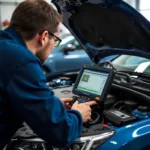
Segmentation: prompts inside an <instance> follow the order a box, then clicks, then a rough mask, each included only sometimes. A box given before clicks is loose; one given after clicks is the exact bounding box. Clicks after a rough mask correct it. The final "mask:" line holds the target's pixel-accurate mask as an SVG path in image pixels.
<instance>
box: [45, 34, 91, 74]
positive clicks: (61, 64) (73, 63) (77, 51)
mask: <svg viewBox="0 0 150 150" xmlns="http://www.w3.org/2000/svg"><path fill="white" fill-rule="evenodd" d="M83 64H92V61H91V59H89V56H88V55H87V53H86V52H85V51H84V49H83V48H82V47H81V45H80V44H79V43H78V42H77V41H76V40H75V38H74V37H73V36H72V35H68V36H67V37H66V38H64V39H63V40H62V42H61V44H60V46H59V47H57V48H55V49H54V50H53V52H52V53H51V54H50V55H49V57H48V58H47V59H46V61H45V63H44V65H43V67H44V70H45V72H47V73H48V72H59V71H65V70H69V69H79V68H80V67H81V66H82V65H83Z"/></svg>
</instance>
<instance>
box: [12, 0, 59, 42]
mask: <svg viewBox="0 0 150 150" xmlns="http://www.w3.org/2000/svg"><path fill="white" fill-rule="evenodd" d="M60 22H61V15H60V14H59V13H58V12H57V11H56V10H55V9H54V8H53V7H52V6H51V5H50V4H48V3H47V2H46V1H45V0H25V1H23V2H21V3H20V4H19V5H18V6H17V7H16V9H15V11H14V12H13V14H12V17H11V21H10V25H9V26H10V27H12V28H13V29H15V30H17V31H18V32H20V33H21V35H22V37H23V39H24V40H31V39H32V38H33V37H34V36H35V35H36V34H37V33H39V32H40V31H41V30H48V31H50V32H51V33H55V32H56V31H57V27H58V24H59V23H60Z"/></svg>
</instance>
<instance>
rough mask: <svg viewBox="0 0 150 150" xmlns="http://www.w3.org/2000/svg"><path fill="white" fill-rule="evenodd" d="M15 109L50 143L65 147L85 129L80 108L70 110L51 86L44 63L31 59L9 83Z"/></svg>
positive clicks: (8, 89)
mask: <svg viewBox="0 0 150 150" xmlns="http://www.w3.org/2000/svg"><path fill="white" fill-rule="evenodd" d="M7 92H8V95H9V98H10V102H11V105H12V109H13V110H14V112H15V113H16V114H18V115H19V117H20V118H21V119H23V120H24V121H25V122H26V123H27V124H28V125H29V126H30V127H31V128H32V129H33V131H34V132H35V133H36V134H37V135H38V136H39V137H41V138H42V139H43V140H45V141H46V142H47V143H48V144H51V145H54V146H57V147H65V146H66V145H67V144H69V143H71V142H72V141H73V140H75V139H76V138H77V137H79V135H80V134H81V131H82V117H81V114H80V113H79V112H78V111H75V110H70V111H66V109H65V107H64V105H63V104H62V102H61V101H60V100H59V99H58V98H57V97H56V96H54V94H53V91H51V90H50V89H49V88H48V87H47V85H46V79H45V76H44V74H43V72H42V69H41V67H40V65H39V64H38V63H37V62H34V61H32V62H29V63H27V64H26V65H23V66H21V67H20V68H19V69H17V72H16V73H15V75H14V76H13V77H12V79H11V81H10V82H9V84H8V86H7Z"/></svg>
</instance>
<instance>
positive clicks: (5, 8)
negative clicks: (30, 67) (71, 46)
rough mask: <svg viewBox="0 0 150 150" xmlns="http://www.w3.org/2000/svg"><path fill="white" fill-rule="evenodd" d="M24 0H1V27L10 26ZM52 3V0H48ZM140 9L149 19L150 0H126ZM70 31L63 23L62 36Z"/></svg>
mask: <svg viewBox="0 0 150 150" xmlns="http://www.w3.org/2000/svg"><path fill="white" fill-rule="evenodd" d="M21 1H23V0H0V29H4V28H5V27H7V26H8V24H9V21H10V18H11V15H12V12H13V11H14V9H15V7H16V6H17V5H18V4H19V3H20V2H21ZM46 1H47V2H48V3H50V1H51V0H46ZM124 1H126V2H128V3H129V4H130V5H132V6H133V7H134V8H136V9H137V10H138V11H140V12H141V13H142V14H143V15H144V16H145V17H146V18H147V19H148V20H150V0H124ZM68 33H69V31H68V30H67V29H66V28H65V27H64V26H63V25H62V26H61V36H63V35H64V34H68Z"/></svg>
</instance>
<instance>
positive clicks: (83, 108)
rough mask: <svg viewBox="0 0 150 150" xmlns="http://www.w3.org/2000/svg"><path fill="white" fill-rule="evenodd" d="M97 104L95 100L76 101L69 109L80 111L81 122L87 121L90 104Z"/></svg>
mask: <svg viewBox="0 0 150 150" xmlns="http://www.w3.org/2000/svg"><path fill="white" fill-rule="evenodd" d="M95 104H97V103H96V102H95V101H90V102H86V103H79V102H78V101H76V102H75V103H74V104H73V105H72V107H71V109H72V110H77V111H79V112H80V113H81V116H82V120H83V122H84V123H85V122H87V121H89V120H91V111H92V110H91V107H90V106H92V105H95Z"/></svg>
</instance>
